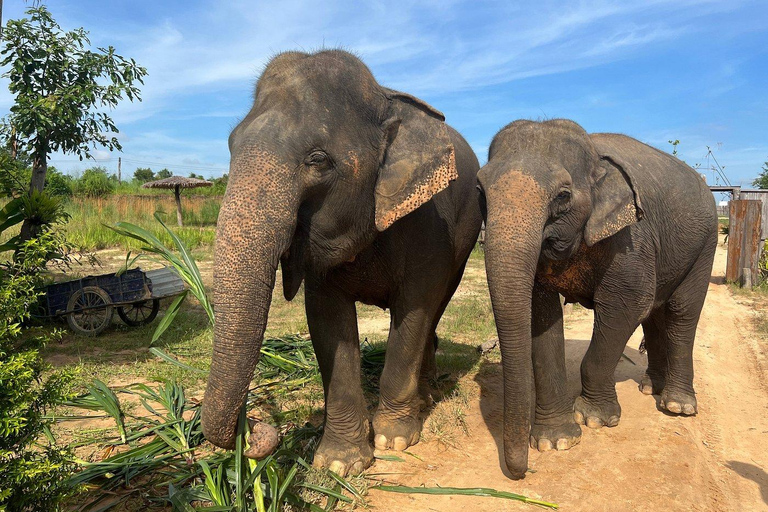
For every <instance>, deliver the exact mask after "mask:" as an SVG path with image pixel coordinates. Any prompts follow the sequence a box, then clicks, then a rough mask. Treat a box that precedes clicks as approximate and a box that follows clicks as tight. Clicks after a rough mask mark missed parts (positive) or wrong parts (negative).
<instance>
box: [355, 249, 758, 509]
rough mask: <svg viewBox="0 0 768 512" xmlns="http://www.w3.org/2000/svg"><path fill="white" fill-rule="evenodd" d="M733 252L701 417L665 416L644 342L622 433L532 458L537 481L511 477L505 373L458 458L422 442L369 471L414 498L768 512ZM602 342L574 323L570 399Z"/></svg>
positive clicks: (445, 503)
mask: <svg viewBox="0 0 768 512" xmlns="http://www.w3.org/2000/svg"><path fill="white" fill-rule="evenodd" d="M724 273H725V249H724V248H723V247H722V245H721V246H720V247H719V249H718V253H717V257H716V260H715V268H714V270H713V274H714V275H713V277H712V279H711V284H710V286H709V294H708V296H707V301H706V304H705V307H704V311H703V313H702V317H701V321H700V323H699V328H698V332H697V339H696V348H695V351H694V359H695V370H696V377H695V387H696V391H697V393H698V395H697V396H698V405H699V414H698V415H697V416H695V417H677V416H671V415H668V414H665V413H662V412H661V411H660V410H659V408H658V405H657V404H658V400H659V397H658V396H646V395H643V394H642V393H640V391H639V390H638V382H639V380H640V378H641V377H642V375H643V372H644V370H645V367H646V364H647V361H646V357H645V355H642V354H640V353H639V352H638V350H637V349H638V347H639V344H640V341H641V339H642V332H641V331H640V330H638V332H636V333H635V335H634V336H633V337H632V339H631V340H630V342H629V345H628V346H627V349H626V350H625V354H626V355H627V356H628V357H629V358H630V359H631V360H632V361H633V362H634V363H635V364H634V365H633V364H632V363H630V362H629V361H627V360H622V361H621V362H620V363H619V366H618V369H617V371H616V381H617V386H616V388H617V392H618V396H619V401H620V403H621V406H622V417H621V422H620V423H619V425H618V426H617V427H615V428H603V429H600V430H590V429H588V428H586V427H582V428H583V430H584V433H583V437H582V441H581V444H579V445H578V446H576V447H575V448H573V449H571V450H570V451H565V452H557V451H550V452H546V453H539V452H538V451H535V450H531V451H530V463H529V464H530V467H531V469H532V472H531V473H529V474H528V476H527V477H526V478H525V480H523V481H520V482H515V481H512V480H509V479H508V478H507V477H506V476H505V475H504V472H503V470H502V468H503V467H504V463H503V459H502V454H501V453H502V452H501V442H502V441H501V431H502V423H501V422H502V395H501V390H502V386H501V370H500V368H499V365H498V363H490V362H488V363H487V366H486V367H485V368H483V367H481V369H480V371H479V372H478V373H477V376H475V377H474V378H473V382H474V383H475V384H476V389H475V391H476V392H475V393H474V398H473V399H472V400H471V401H470V404H469V407H468V409H467V412H466V418H465V421H466V424H467V428H468V431H469V434H470V435H469V436H463V435H462V436H461V437H460V438H459V440H458V441H457V442H456V443H452V446H448V445H446V444H441V443H439V442H437V441H431V442H421V443H419V444H418V445H416V446H414V447H411V448H410V450H409V452H410V453H413V454H414V455H417V456H418V457H419V458H420V459H422V460H418V459H416V458H414V457H410V456H408V455H402V457H403V458H404V459H406V461H405V462H391V461H381V460H379V461H377V462H376V464H375V466H374V467H373V468H372V469H370V470H369V472H370V473H373V474H378V475H379V477H380V478H385V479H386V480H387V481H388V482H389V483H393V484H394V483H398V484H402V485H410V486H422V485H423V486H428V487H434V486H441V487H491V488H494V489H498V490H503V491H509V492H516V493H521V494H525V495H527V496H530V497H536V498H540V499H544V500H546V501H551V502H555V503H557V504H559V505H560V508H561V510H569V511H571V510H574V511H575V510H589V511H601V510H606V511H608V510H610V511H624V510H644V511H657V510H664V511H667V510H670V511H671V510H695V511H725V510H739V511H752V510H768V473H766V469H765V468H768V449H767V448H766V445H768V363H767V362H766V359H765V352H766V347H765V346H763V347H762V349H761V347H760V346H759V343H761V341H760V340H759V339H758V338H757V337H756V336H755V335H754V333H753V321H752V316H753V315H754V312H753V311H752V310H751V308H750V307H749V306H748V305H745V304H740V303H739V302H738V301H737V300H736V299H735V298H734V297H733V296H732V294H731V292H730V291H729V289H728V287H727V286H726V285H725V284H724V277H723V276H724ZM591 331H592V315H591V312H589V311H585V310H581V311H579V310H577V311H576V312H575V313H574V314H573V315H572V316H569V317H568V318H567V320H566V332H565V335H566V339H567V340H568V341H567V343H566V355H567V363H568V374H569V384H570V391H571V393H572V394H573V396H576V395H577V394H578V393H579V390H580V384H579V364H580V362H581V358H582V356H583V354H584V353H585V351H586V349H587V345H588V340H589V338H590V335H591ZM368 501H369V504H370V506H371V507H373V508H374V509H377V510H397V511H410V510H437V511H444V510H445V511H447V510H465V511H468V512H469V511H498V510H527V509H529V507H531V505H526V504H522V503H518V502H512V501H507V500H502V499H497V498H479V497H463V496H461V497H457V496H428V495H405V494H392V493H387V492H382V491H376V490H372V491H371V492H370V494H369V497H368Z"/></svg>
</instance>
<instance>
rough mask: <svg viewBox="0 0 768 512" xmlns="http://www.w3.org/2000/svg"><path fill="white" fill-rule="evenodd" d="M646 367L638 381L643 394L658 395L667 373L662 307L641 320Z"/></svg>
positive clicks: (662, 388) (664, 324) (664, 320)
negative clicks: (646, 359)
mask: <svg viewBox="0 0 768 512" xmlns="http://www.w3.org/2000/svg"><path fill="white" fill-rule="evenodd" d="M643 334H644V336H645V342H644V344H645V350H646V352H647V354H648V369H647V370H646V371H645V375H644V376H643V379H642V380H641V381H640V391H642V393H643V394H645V395H652V394H653V395H659V394H661V392H662V391H663V390H664V384H665V381H666V375H667V339H666V319H665V315H664V307H661V308H657V309H656V310H654V311H653V312H652V313H651V315H650V316H649V317H648V318H647V319H646V320H645V321H644V322H643Z"/></svg>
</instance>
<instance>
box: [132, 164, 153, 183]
mask: <svg viewBox="0 0 768 512" xmlns="http://www.w3.org/2000/svg"><path fill="white" fill-rule="evenodd" d="M133 179H135V180H136V181H138V182H139V183H146V182H148V181H152V180H154V179H155V173H154V172H152V169H150V168H149V167H139V168H138V169H136V170H135V171H133Z"/></svg>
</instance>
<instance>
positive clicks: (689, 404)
mask: <svg viewBox="0 0 768 512" xmlns="http://www.w3.org/2000/svg"><path fill="white" fill-rule="evenodd" d="M659 405H660V406H661V408H662V409H665V410H667V411H669V412H671V413H672V414H681V415H683V416H693V415H694V414H696V413H697V412H698V408H697V407H696V396H695V395H694V394H692V393H685V392H683V391H677V390H674V389H668V388H665V389H664V391H662V393H661V402H660V404H659Z"/></svg>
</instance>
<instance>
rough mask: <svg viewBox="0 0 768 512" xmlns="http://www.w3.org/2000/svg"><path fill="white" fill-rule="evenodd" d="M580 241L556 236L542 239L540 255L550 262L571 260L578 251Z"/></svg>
mask: <svg viewBox="0 0 768 512" xmlns="http://www.w3.org/2000/svg"><path fill="white" fill-rule="evenodd" d="M580 242H581V240H578V237H576V238H575V239H565V238H560V237H557V236H550V237H547V238H545V239H544V243H543V244H542V248H541V253H542V255H543V256H544V257H546V258H547V259H551V260H558V261H562V260H567V259H569V258H571V257H572V256H573V255H574V254H575V253H576V250H577V249H578V247H579V245H580Z"/></svg>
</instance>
